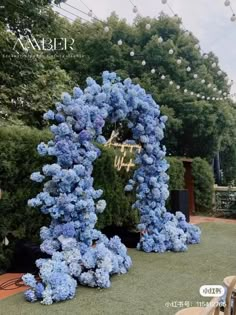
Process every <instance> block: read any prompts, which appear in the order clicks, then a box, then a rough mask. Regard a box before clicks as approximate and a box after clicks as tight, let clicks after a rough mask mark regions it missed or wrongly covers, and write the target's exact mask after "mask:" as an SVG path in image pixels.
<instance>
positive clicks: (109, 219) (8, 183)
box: [0, 126, 184, 271]
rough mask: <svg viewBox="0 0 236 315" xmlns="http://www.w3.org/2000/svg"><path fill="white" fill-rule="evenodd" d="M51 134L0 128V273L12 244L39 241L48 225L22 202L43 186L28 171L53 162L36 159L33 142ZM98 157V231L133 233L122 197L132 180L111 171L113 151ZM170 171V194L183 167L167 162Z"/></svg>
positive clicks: (179, 184)
mask: <svg viewBox="0 0 236 315" xmlns="http://www.w3.org/2000/svg"><path fill="white" fill-rule="evenodd" d="M50 137H51V134H50V132H48V131H40V130H37V129H31V128H29V127H16V126H11V127H3V128H1V129H0V188H1V189H2V190H3V197H2V199H1V200H0V271H1V269H2V270H4V269H5V268H6V267H7V266H8V265H9V261H10V259H11V253H12V250H13V248H14V246H15V243H16V241H17V240H19V239H29V240H32V241H34V242H39V237H38V236H39V229H40V227H41V226H42V225H45V224H48V222H49V218H48V217H47V216H45V215H43V214H41V213H40V211H39V210H37V209H34V208H29V207H28V206H27V200H28V199H30V198H32V197H34V196H35V195H36V194H37V193H38V192H40V191H41V189H42V185H41V184H36V183H34V182H32V181H31V180H30V174H31V173H32V172H33V171H37V170H40V169H41V167H42V165H43V164H45V163H49V162H51V161H53V158H49V157H46V158H45V157H40V156H39V155H38V153H37V151H36V147H37V145H38V143H40V142H41V141H48V140H49V139H50ZM100 148H101V150H102V154H101V156H100V157H99V158H98V159H97V161H96V162H95V165H94V178H95V180H94V185H95V187H96V188H101V189H103V191H104V194H103V198H104V199H105V200H106V201H107V207H106V209H105V211H104V213H102V214H101V215H100V216H99V218H98V223H97V228H98V229H101V228H104V227H105V226H108V225H111V224H115V225H123V226H126V227H128V228H133V227H135V225H136V224H137V223H138V221H139V215H138V213H137V211H136V210H135V209H132V208H131V205H132V203H133V202H134V200H135V194H134V193H125V192H124V186H125V184H126V183H127V181H128V179H129V178H130V177H131V176H132V172H133V171H134V170H131V172H129V173H127V172H126V170H125V169H122V170H121V171H119V172H118V171H117V170H116V169H115V168H114V157H115V154H116V152H115V151H114V150H113V149H112V148H107V147H101V146H100ZM168 162H169V163H170V169H169V171H168V173H169V175H170V189H182V188H183V187H184V168H183V164H182V162H181V161H180V160H178V159H176V158H168ZM5 236H7V238H8V239H9V240H10V244H9V246H7V247H6V246H4V245H3V244H2V240H3V238H4V237H5Z"/></svg>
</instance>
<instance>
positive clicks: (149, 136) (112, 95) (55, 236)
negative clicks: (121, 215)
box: [23, 71, 200, 304]
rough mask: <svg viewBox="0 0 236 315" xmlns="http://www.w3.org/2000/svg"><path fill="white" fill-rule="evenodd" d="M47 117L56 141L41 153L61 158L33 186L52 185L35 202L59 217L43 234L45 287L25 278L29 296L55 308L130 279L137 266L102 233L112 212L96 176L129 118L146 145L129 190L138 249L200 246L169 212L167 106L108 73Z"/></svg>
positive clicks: (192, 231) (39, 174)
mask: <svg viewBox="0 0 236 315" xmlns="http://www.w3.org/2000/svg"><path fill="white" fill-rule="evenodd" d="M44 118H45V119H46V120H50V121H52V122H53V124H52V125H51V127H50V128H51V131H52V133H53V135H54V139H53V140H51V141H49V142H48V143H47V144H45V143H41V144H39V146H38V152H39V154H41V155H50V156H54V157H55V158H56V163H54V164H51V165H45V166H44V167H43V169H42V172H36V173H33V174H32V175H31V179H32V180H34V181H36V182H42V181H45V183H44V189H43V192H41V193H39V194H38V195H37V196H36V197H35V198H33V199H31V200H29V202H28V203H29V205H30V206H32V207H40V208H41V211H42V212H43V213H45V214H48V215H50V216H51V218H52V221H51V224H50V226H49V227H42V228H41V231H40V236H41V239H42V240H43V242H42V244H41V250H42V251H43V252H45V253H47V254H49V255H51V258H50V259H39V260H37V262H36V264H37V266H38V267H39V269H40V277H41V280H42V281H41V282H37V281H36V280H35V279H34V277H33V276H32V275H29V274H26V275H25V276H24V277H23V279H24V281H25V283H26V284H27V285H29V286H30V289H29V290H28V291H26V293H25V296H26V299H27V300H28V301H31V302H33V301H36V300H41V301H42V303H43V304H51V303H53V302H57V301H63V300H66V299H71V298H73V296H74V294H75V290H76V286H77V282H79V283H81V284H84V285H89V286H92V287H101V288H107V287H109V286H110V275H112V274H115V273H118V274H120V273H126V272H127V271H128V269H129V268H130V266H131V259H130V257H129V256H128V255H127V250H126V247H125V246H124V245H123V244H122V243H121V241H120V239H119V238H118V237H117V236H115V237H113V238H112V239H110V240H109V239H108V238H107V237H106V236H104V235H103V234H102V233H101V232H99V231H97V230H96V229H95V228H94V226H95V224H96V221H97V214H98V213H101V212H103V211H104V209H105V207H106V202H105V200H102V199H99V198H100V197H101V195H102V191H101V190H95V189H94V188H93V177H92V171H93V162H94V161H95V160H96V159H97V158H98V156H99V155H100V150H99V149H98V148H97V147H96V146H95V144H94V143H95V142H98V143H105V142H106V140H105V138H104V137H103V136H102V129H103V126H104V125H105V121H106V120H110V121H111V122H116V121H120V120H123V119H128V121H129V124H128V125H129V128H131V130H132V132H133V139H134V140H135V141H136V142H139V143H141V144H142V150H141V152H140V153H139V154H138V155H137V157H136V163H137V164H138V165H139V168H138V170H137V171H136V172H135V173H134V177H133V179H130V180H129V182H128V184H127V186H126V187H125V190H126V191H130V190H132V189H133V188H134V187H135V189H136V192H137V194H136V196H137V201H136V202H135V204H134V205H133V206H134V207H136V208H138V209H139V211H140V214H141V222H140V224H139V226H138V228H139V230H140V232H141V235H142V236H141V239H140V243H139V244H138V248H139V249H142V250H144V251H146V252H151V251H155V252H164V251H166V250H174V251H184V250H186V249H187V244H191V243H197V242H199V238H200V231H199V229H198V228H197V227H194V226H192V225H190V224H188V223H187V222H186V220H185V217H184V215H183V214H181V213H178V214H177V215H176V216H174V215H172V214H170V213H168V212H167V211H166V208H165V200H166V199H167V197H168V185H167V182H168V176H167V174H166V170H167V168H168V164H167V162H166V160H165V148H162V147H161V144H160V141H161V140H162V139H163V129H164V127H165V121H166V119H167V117H165V116H160V110H159V106H158V105H157V104H156V103H155V102H154V100H153V99H152V97H151V96H150V95H147V94H146V93H145V90H144V89H142V88H141V87H140V86H139V85H134V84H132V82H131V80H130V79H126V80H125V81H124V82H121V81H120V79H119V78H118V77H117V76H116V74H115V73H109V72H107V71H106V72H104V73H103V84H102V85H101V86H100V85H99V84H97V83H96V82H95V81H94V80H93V79H91V78H88V79H87V87H86V88H85V89H84V91H82V90H81V89H80V88H78V87H76V88H74V91H73V96H71V95H69V94H68V93H64V94H63V95H62V101H61V102H60V103H57V104H56V110H55V112H54V111H51V110H50V111H48V112H47V113H46V114H45V115H44Z"/></svg>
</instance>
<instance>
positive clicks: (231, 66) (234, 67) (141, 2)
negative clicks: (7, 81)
mask: <svg viewBox="0 0 236 315" xmlns="http://www.w3.org/2000/svg"><path fill="white" fill-rule="evenodd" d="M131 2H132V3H133V4H134V5H136V6H137V8H138V11H139V14H140V15H141V16H150V17H158V15H159V13H160V12H161V11H163V12H165V13H167V14H169V15H170V16H173V13H172V11H171V10H170V9H169V8H168V6H167V5H163V4H162V3H161V0H131V1H130V0H67V4H70V5H72V6H74V7H76V8H78V9H81V10H83V11H85V12H88V8H90V9H92V10H93V12H94V13H95V15H96V16H97V17H98V18H99V19H102V20H104V19H106V18H107V17H108V16H109V15H110V14H111V12H113V11H115V12H116V13H117V15H118V16H120V17H121V18H126V19H127V21H128V22H130V23H132V21H133V18H134V17H135V14H134V13H133V6H132V4H131ZM168 4H169V6H170V7H171V8H172V10H173V11H174V12H175V13H176V14H177V15H178V16H179V17H181V18H182V21H183V25H184V27H185V28H186V29H188V30H189V31H191V32H192V33H193V34H194V36H196V37H197V38H198V39H199V41H200V46H201V49H202V51H203V52H205V53H207V52H209V51H213V52H214V53H215V54H216V56H217V57H218V58H219V65H220V68H221V69H223V70H224V71H225V72H226V73H227V74H228V76H229V78H230V80H233V81H234V82H235V83H234V85H233V86H232V88H231V93H236V21H235V22H231V20H230V17H231V16H232V12H231V9H230V8H229V7H226V6H225V5H224V0H168ZM61 6H62V8H64V9H66V10H69V11H71V12H74V13H76V14H78V15H80V16H81V17H84V18H86V19H88V18H89V17H88V16H86V15H83V14H80V13H79V12H78V11H75V10H73V9H72V8H69V7H68V6H66V5H65V4H63V5H61ZM86 6H87V7H88V8H87V7H86ZM231 6H232V8H233V10H234V12H235V13H236V0H231ZM61 12H62V13H63V14H65V15H67V16H69V17H70V18H75V17H74V16H73V15H69V14H68V13H65V12H64V11H61Z"/></svg>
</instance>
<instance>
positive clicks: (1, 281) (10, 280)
mask: <svg viewBox="0 0 236 315" xmlns="http://www.w3.org/2000/svg"><path fill="white" fill-rule="evenodd" d="M22 276H23V273H5V274H3V275H1V276H0V300H2V299H5V298H6V297H8V296H10V295H13V294H16V293H19V292H22V291H25V289H26V286H24V285H23V282H22V280H21V277H22Z"/></svg>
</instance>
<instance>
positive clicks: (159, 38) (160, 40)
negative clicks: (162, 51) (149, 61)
mask: <svg viewBox="0 0 236 315" xmlns="http://www.w3.org/2000/svg"><path fill="white" fill-rule="evenodd" d="M157 41H158V43H160V44H161V43H162V42H163V38H162V37H161V36H160V37H158V40H157Z"/></svg>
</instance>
